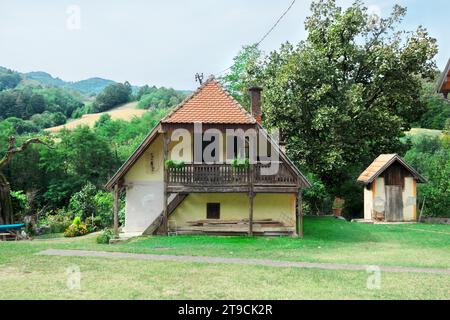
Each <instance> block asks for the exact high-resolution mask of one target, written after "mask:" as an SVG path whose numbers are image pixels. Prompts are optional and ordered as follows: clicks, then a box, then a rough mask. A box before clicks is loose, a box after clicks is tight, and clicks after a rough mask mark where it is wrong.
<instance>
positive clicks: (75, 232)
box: [64, 217, 89, 238]
mask: <svg viewBox="0 0 450 320" xmlns="http://www.w3.org/2000/svg"><path fill="white" fill-rule="evenodd" d="M79 219H80V218H79V217H76V218H75V219H74V221H73V223H72V224H71V225H70V226H69V227H68V228H67V229H66V231H64V237H66V238H73V237H81V236H84V235H86V234H88V233H89V230H88V227H87V226H86V225H85V224H84V223H82V222H81V220H79Z"/></svg>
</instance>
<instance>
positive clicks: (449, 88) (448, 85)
mask: <svg viewBox="0 0 450 320" xmlns="http://www.w3.org/2000/svg"><path fill="white" fill-rule="evenodd" d="M437 92H438V93H442V94H443V95H444V98H446V99H448V93H449V92H450V59H449V60H448V63H447V65H446V67H445V69H444V72H442V75H441V77H440V78H439V82H438V88H437Z"/></svg>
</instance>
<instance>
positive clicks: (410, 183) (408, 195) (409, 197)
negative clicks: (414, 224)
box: [403, 177, 416, 221]
mask: <svg viewBox="0 0 450 320" xmlns="http://www.w3.org/2000/svg"><path fill="white" fill-rule="evenodd" d="M414 193H415V191H414V178H412V177H406V178H405V188H404V189H403V217H404V220H405V221H414V220H415V217H414V211H415V206H416V197H415V194H414Z"/></svg>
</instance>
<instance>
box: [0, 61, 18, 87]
mask: <svg viewBox="0 0 450 320" xmlns="http://www.w3.org/2000/svg"><path fill="white" fill-rule="evenodd" d="M21 80H22V78H21V77H20V74H19V73H17V72H14V71H12V70H9V69H6V68H1V67H0V91H2V90H5V89H14V88H15V87H17V85H18V84H19V83H20V81H21Z"/></svg>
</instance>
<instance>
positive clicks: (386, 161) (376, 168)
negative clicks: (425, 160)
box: [358, 154, 426, 184]
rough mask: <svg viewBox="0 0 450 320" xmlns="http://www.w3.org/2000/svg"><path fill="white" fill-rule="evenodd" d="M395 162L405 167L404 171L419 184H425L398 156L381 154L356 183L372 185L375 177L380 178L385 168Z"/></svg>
mask: <svg viewBox="0 0 450 320" xmlns="http://www.w3.org/2000/svg"><path fill="white" fill-rule="evenodd" d="M395 161H398V162H399V163H400V164H402V165H403V167H405V169H406V170H408V171H409V172H411V174H412V175H413V177H414V178H415V179H416V180H417V181H418V182H420V183H425V182H426V180H425V178H423V177H422V176H421V175H420V174H419V173H418V172H417V171H416V170H414V169H413V168H412V167H411V166H410V165H408V164H407V163H406V162H405V160H403V159H402V158H401V157H400V156H399V155H398V154H382V155H380V156H379V157H378V158H376V159H375V160H374V161H373V162H372V163H371V164H370V166H368V167H367V169H366V170H364V172H363V173H361V175H360V176H359V178H358V182H362V183H364V184H369V183H372V182H373V181H374V180H375V179H376V178H377V177H379V176H380V174H382V173H383V172H384V171H385V170H386V169H387V168H389V167H390V166H391V164H393V163H394V162H395Z"/></svg>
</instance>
